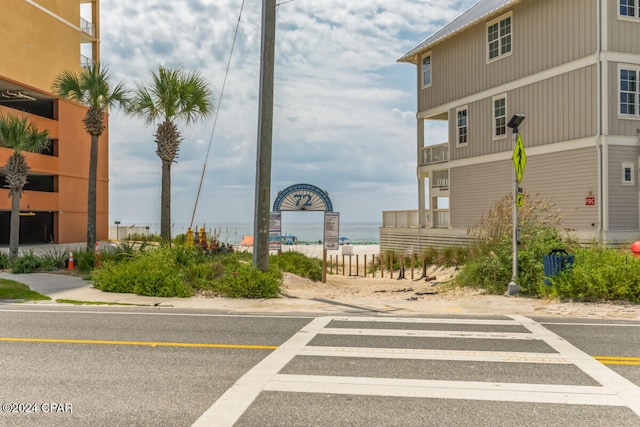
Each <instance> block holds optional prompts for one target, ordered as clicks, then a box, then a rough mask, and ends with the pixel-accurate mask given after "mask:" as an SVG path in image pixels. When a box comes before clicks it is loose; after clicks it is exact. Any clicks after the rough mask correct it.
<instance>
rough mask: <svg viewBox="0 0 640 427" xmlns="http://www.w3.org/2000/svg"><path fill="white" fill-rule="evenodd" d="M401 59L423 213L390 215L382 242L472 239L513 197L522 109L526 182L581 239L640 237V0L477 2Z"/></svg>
mask: <svg viewBox="0 0 640 427" xmlns="http://www.w3.org/2000/svg"><path fill="white" fill-rule="evenodd" d="M398 61H399V62H403V63H409V64H414V65H415V66H416V81H417V116H416V117H417V178H418V195H417V200H418V209H417V210H416V211H385V212H383V226H382V227H381V228H380V243H381V247H382V249H383V250H391V249H395V250H403V251H416V250H420V248H421V247H424V246H426V245H452V244H460V243H463V242H464V241H465V239H466V238H467V230H468V228H470V227H473V226H474V225H475V224H476V223H477V221H478V220H479V219H480V217H481V216H482V215H484V214H486V213H487V212H488V211H489V209H490V208H491V207H492V206H493V205H494V204H495V202H496V201H498V200H499V199H501V198H502V197H504V196H505V195H508V194H513V192H514V191H515V187H514V178H513V174H514V172H513V171H514V163H513V160H512V155H513V151H514V139H513V136H512V133H513V132H512V129H510V128H509V127H508V126H507V124H508V122H509V120H510V119H511V118H512V117H513V115H515V114H522V115H524V116H525V119H524V121H523V122H522V124H521V125H520V126H519V131H520V134H521V137H522V141H523V144H524V147H525V153H526V164H525V166H526V167H525V170H524V173H523V175H522V180H521V182H520V184H519V186H520V187H521V188H522V189H523V191H524V192H525V193H529V194H531V195H535V194H539V195H540V196H541V197H544V198H545V199H548V200H549V201H551V202H553V203H555V205H556V206H557V207H558V208H560V209H561V210H562V212H563V213H564V215H565V217H564V222H563V226H564V227H566V228H567V229H568V230H570V232H571V233H572V234H573V235H574V236H576V237H579V238H580V239H583V240H586V241H594V240H595V241H598V242H601V243H602V244H606V245H624V244H627V243H629V242H633V241H635V240H640V198H639V194H638V192H639V187H638V179H639V176H638V175H639V174H638V163H639V156H640V2H639V1H634V0H480V1H478V2H477V3H475V4H474V5H473V6H471V7H470V8H469V9H467V10H466V11H464V12H463V13H462V14H461V15H459V16H458V17H457V18H455V19H454V20H453V21H451V22H449V23H448V24H446V25H445V26H444V27H442V28H440V29H439V30H438V31H436V32H435V33H434V34H432V35H431V36H429V37H428V38H427V39H425V40H424V41H423V42H421V43H419V44H418V45H417V46H416V47H415V48H413V49H411V50H410V51H409V52H408V53H406V54H405V55H404V56H402V57H401V58H400V59H399V60H398ZM433 123H443V124H444V125H445V127H446V129H447V131H448V132H447V134H448V138H447V141H445V142H443V141H442V140H434V138H435V137H434V136H433V135H434V133H433V132H430V131H429V129H431V128H432V126H430V125H431V124H433Z"/></svg>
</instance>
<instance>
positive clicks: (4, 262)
mask: <svg viewBox="0 0 640 427" xmlns="http://www.w3.org/2000/svg"><path fill="white" fill-rule="evenodd" d="M9 267H11V258H9V254H8V253H6V252H2V251H0V270H4V269H5V268H9Z"/></svg>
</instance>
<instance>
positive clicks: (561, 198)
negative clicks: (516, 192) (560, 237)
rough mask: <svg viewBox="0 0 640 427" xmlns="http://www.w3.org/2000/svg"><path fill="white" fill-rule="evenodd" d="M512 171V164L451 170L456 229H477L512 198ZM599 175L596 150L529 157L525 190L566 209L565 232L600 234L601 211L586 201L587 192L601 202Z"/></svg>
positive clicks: (474, 166) (500, 163)
mask: <svg viewBox="0 0 640 427" xmlns="http://www.w3.org/2000/svg"><path fill="white" fill-rule="evenodd" d="M567 165H570V167H568V166H567ZM512 170H513V162H512V161H511V160H504V161H499V162H492V163H487V164H483V165H473V166H465V167H460V168H453V169H451V180H450V189H451V199H450V208H451V212H450V218H451V226H452V227H454V228H468V227H473V226H475V225H476V223H477V221H478V220H479V218H480V217H481V216H482V215H486V214H487V212H488V211H489V209H490V208H491V207H493V206H494V204H495V202H497V201H498V200H499V199H501V198H502V197H503V196H505V195H507V194H511V193H513V180H512V179H513V178H512V176H513V175H512V173H513V172H512ZM597 170H598V169H597V153H596V149H595V147H594V148H585V149H580V150H571V151H564V152H560V153H550V154H543V155H538V156H530V155H529V156H527V164H526V168H525V172H524V175H523V179H522V182H521V184H520V186H521V187H522V188H523V189H524V191H525V193H529V194H530V195H536V194H540V196H541V197H543V198H544V199H546V200H548V201H550V202H552V203H554V204H555V205H556V207H557V208H559V209H561V210H562V212H563V213H564V221H563V224H562V225H563V227H565V228H571V229H575V230H591V229H593V230H595V227H596V226H597V222H598V210H597V207H596V206H585V197H586V195H587V193H588V192H590V193H591V194H592V195H593V196H594V197H596V199H597V197H598V179H597ZM592 224H594V225H592Z"/></svg>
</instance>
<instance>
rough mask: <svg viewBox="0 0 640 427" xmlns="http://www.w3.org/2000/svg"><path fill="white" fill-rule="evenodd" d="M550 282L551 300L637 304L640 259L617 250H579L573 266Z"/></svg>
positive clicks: (639, 292)
mask: <svg viewBox="0 0 640 427" xmlns="http://www.w3.org/2000/svg"><path fill="white" fill-rule="evenodd" d="M549 281H550V282H551V286H548V287H547V289H546V293H547V294H548V295H549V296H552V297H558V298H563V299H565V298H566V299H572V300H578V301H600V300H609V301H616V300H624V301H631V302H636V303H640V258H635V257H633V256H632V255H631V254H630V253H628V252H624V251H622V250H619V249H605V248H589V249H587V248H580V249H578V250H577V251H576V254H575V261H574V265H573V266H572V267H571V268H565V269H564V270H563V271H562V272H561V273H560V274H558V275H557V276H554V277H551V278H549Z"/></svg>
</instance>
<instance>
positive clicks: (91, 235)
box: [52, 63, 127, 250]
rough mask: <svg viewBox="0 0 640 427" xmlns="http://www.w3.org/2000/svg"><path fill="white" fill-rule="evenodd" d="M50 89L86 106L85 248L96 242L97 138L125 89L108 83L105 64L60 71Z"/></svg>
mask: <svg viewBox="0 0 640 427" xmlns="http://www.w3.org/2000/svg"><path fill="white" fill-rule="evenodd" d="M52 90H53V92H54V93H55V94H56V95H58V96H60V97H61V98H65V99H70V100H72V101H76V102H79V103H81V104H83V105H85V106H87V107H89V109H88V110H87V114H86V115H85V117H84V119H82V121H83V123H84V129H85V131H86V132H87V133H88V134H89V135H91V151H90V154H89V193H88V207H87V248H89V250H94V249H95V245H96V199H97V189H96V184H97V181H98V179H97V176H98V137H99V136H100V135H102V132H103V131H104V129H105V124H104V119H105V113H107V110H108V108H109V107H124V106H125V105H126V103H127V89H126V87H125V86H124V84H122V83H118V84H117V85H116V86H115V87H113V86H111V85H110V84H109V73H108V70H107V67H104V66H101V65H100V64H99V63H94V64H92V65H91V66H89V67H87V68H83V69H82V71H80V72H79V73H75V72H74V71H69V70H67V71H63V72H62V73H61V74H60V75H59V76H57V77H56V79H55V80H54V82H53V87H52Z"/></svg>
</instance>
